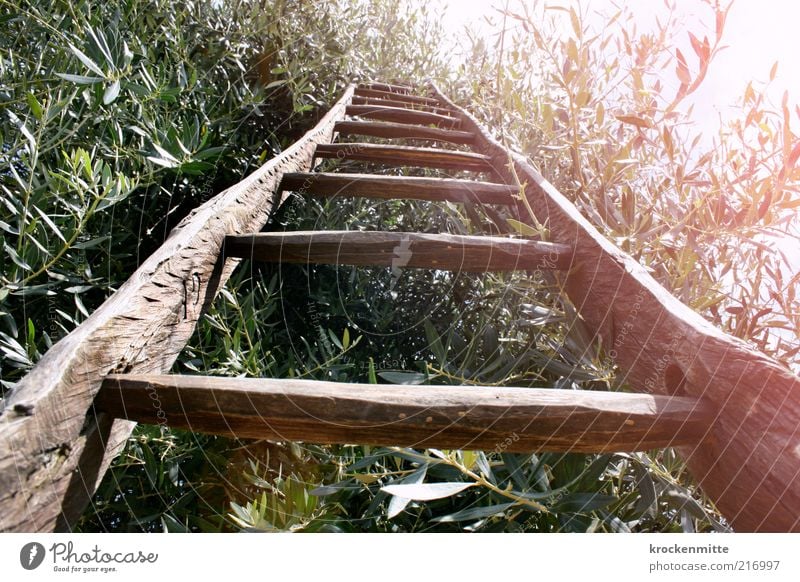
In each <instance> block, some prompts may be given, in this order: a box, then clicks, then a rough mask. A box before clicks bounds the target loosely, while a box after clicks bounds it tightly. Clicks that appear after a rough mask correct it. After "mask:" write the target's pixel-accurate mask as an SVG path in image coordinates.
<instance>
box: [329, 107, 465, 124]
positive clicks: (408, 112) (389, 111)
mask: <svg viewBox="0 0 800 582" xmlns="http://www.w3.org/2000/svg"><path fill="white" fill-rule="evenodd" d="M345 114H346V115H352V116H357V117H364V118H367V119H379V120H381V121H393V122H395V123H418V124H420V125H429V124H432V125H436V126H438V127H446V128H449V129H452V128H454V127H457V126H458V125H459V124H460V123H461V121H460V120H458V119H457V118H455V117H450V116H447V115H439V114H438V113H428V112H427V111H414V110H413V109H407V108H405V107H386V106H383V105H348V106H347V109H346V110H345Z"/></svg>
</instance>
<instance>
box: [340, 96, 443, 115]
mask: <svg viewBox="0 0 800 582" xmlns="http://www.w3.org/2000/svg"><path fill="white" fill-rule="evenodd" d="M352 104H353V105H370V106H373V107H399V108H400V109H411V110H413V111H427V112H428V113H438V114H439V115H452V114H453V112H452V111H451V110H449V109H447V108H446V107H434V106H432V105H425V104H422V103H409V102H407V101H397V100H396V99H376V98H374V97H358V96H355V97H353V101H352Z"/></svg>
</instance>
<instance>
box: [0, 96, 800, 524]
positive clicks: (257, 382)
mask: <svg viewBox="0 0 800 582" xmlns="http://www.w3.org/2000/svg"><path fill="white" fill-rule="evenodd" d="M423 92H424V93H425V95H424V96H423V95H421V93H423ZM337 135H338V139H337V140H335V141H334V136H337ZM345 136H370V137H379V138H387V139H394V140H406V139H413V140H425V141H429V142H432V143H433V144H434V145H437V146H438V147H425V148H423V147H409V146H404V145H395V144H384V143H381V144H374V143H360V142H345V141H342V140H343V138H344V137H345ZM446 144H457V145H461V146H464V145H466V146H468V147H469V149H470V151H458V150H455V149H449V148H447V147H443V145H446ZM324 158H333V159H338V160H354V161H359V162H367V163H371V164H380V165H382V166H394V167H425V168H440V169H445V170H452V171H459V172H472V173H478V174H483V175H484V176H486V177H487V179H486V181H475V180H465V179H452V178H431V177H406V176H387V175H378V174H370V173H360V174H349V173H327V172H313V171H311V170H312V168H313V167H314V160H315V159H324ZM517 178H519V180H521V181H522V182H523V184H524V185H525V188H524V191H521V190H520V187H519V184H518V182H517ZM289 192H295V193H299V194H302V195H309V196H319V197H331V196H360V197H371V198H378V199H416V200H428V201H435V202H441V201H450V202H456V203H476V204H499V205H506V206H508V207H509V208H510V209H511V211H512V213H514V215H515V216H517V217H519V218H520V220H524V218H525V215H526V212H525V210H524V209H523V205H522V204H521V202H522V199H521V196H525V197H526V199H527V203H528V204H529V205H530V207H531V208H532V209H533V211H534V213H535V215H536V216H537V217H538V219H539V220H540V221H541V222H543V223H546V224H547V225H548V227H549V230H550V233H551V238H552V241H550V242H545V241H541V240H534V239H531V238H520V237H512V236H461V235H452V234H429V233H405V232H404V233H398V232H380V231H371V232H362V231H300V232H260V230H261V228H262V227H263V225H264V224H265V222H266V220H267V218H268V216H269V214H270V211H271V210H272V209H273V208H275V207H276V206H277V205H279V204H280V203H281V202H282V201H283V200H284V199H285V198H286V196H287V194H288V193H289ZM241 259H251V260H256V261H269V262H283V263H304V264H307V263H325V264H336V265H343V264H347V265H366V266H386V267H395V266H396V265H398V264H401V265H402V267H403V268H427V269H438V270H450V271H473V272H487V271H512V270H522V271H536V270H557V271H560V272H561V273H562V279H563V281H564V291H565V292H566V294H567V296H568V298H569V300H570V301H571V302H572V303H573V304H574V305H575V306H576V307H577V309H578V311H579V312H580V314H581V316H582V318H583V319H584V320H585V322H586V324H587V325H588V327H589V328H590V329H591V331H592V332H593V333H594V335H595V337H596V338H600V339H602V342H603V345H605V346H608V347H609V348H611V349H610V351H611V353H612V355H613V356H614V357H615V363H616V364H617V366H618V367H619V369H620V374H621V375H622V377H623V379H624V380H625V381H626V382H627V383H628V384H629V385H631V386H634V387H639V388H640V390H642V393H623V392H600V391H575V390H558V389H536V388H489V387H480V386H402V385H371V384H349V383H335V382H320V381H307V380H289V379H242V378H221V377H204V376H181V375H169V374H166V373H165V372H166V371H168V370H169V369H170V368H171V367H172V364H173V363H174V361H175V359H176V358H177V355H178V353H179V352H180V350H181V349H182V348H183V347H184V346H185V344H186V343H187V342H188V340H189V338H190V335H191V333H192V332H193V330H194V327H195V324H196V322H197V321H198V318H199V317H200V316H201V314H202V313H203V310H204V309H205V308H206V307H207V306H208V304H209V303H210V302H211V301H212V300H213V298H214V296H215V295H216V293H217V291H218V289H219V288H220V286H221V285H222V284H223V283H224V281H225V280H226V279H227V277H228V276H229V275H230V273H231V271H232V270H233V268H235V266H236V265H237V264H238V262H239V261H240V260H241ZM132 421H135V422H143V423H151V424H167V425H169V426H171V427H178V428H186V429H190V430H193V431H198V432H207V433H214V434H222V435H227V436H236V437H243V438H244V437H246V438H272V439H282V440H285V439H292V440H300V441H306V442H317V443H363V444H376V445H399V446H416V447H437V448H451V449H452V448H465V449H492V448H494V447H495V445H496V444H497V443H498V442H500V441H504V440H506V438H507V437H508V436H509V435H511V434H516V435H517V436H518V438H517V439H516V440H514V441H513V442H512V443H511V444H510V445H509V447H508V448H507V449H506V450H508V451H517V452H524V451H540V450H548V451H569V452H586V453H590V452H609V451H637V450H648V449H654V448H662V447H671V446H673V447H678V448H679V450H680V452H681V453H682V455H683V456H684V458H685V459H686V460H687V462H688V465H689V467H690V469H691V471H692V474H693V476H694V477H695V479H696V480H697V481H698V482H699V483H700V485H701V486H702V487H703V489H704V490H705V492H706V493H707V494H708V495H709V496H710V497H711V498H712V499H713V500H714V501H715V502H716V504H717V506H718V507H719V509H720V510H721V511H722V512H723V514H724V515H725V516H726V518H727V519H728V520H729V521H730V522H731V523H732V524H733V525H734V527H735V528H737V529H739V530H742V531H745V530H752V531H796V530H798V529H800V521H799V520H800V487H799V486H798V480H797V477H798V473H800V438H798V437H799V435H798V427H800V379H798V378H797V377H796V376H794V375H792V374H791V373H790V372H789V371H787V370H786V369H784V368H783V367H781V366H780V365H778V364H777V363H775V362H773V361H771V360H769V359H768V358H766V357H764V356H763V355H761V354H758V353H756V352H754V351H753V350H751V349H749V348H748V347H747V346H746V345H744V344H743V343H742V342H740V341H738V340H736V339H734V338H732V337H729V336H727V335H725V334H723V333H722V332H720V331H719V330H717V329H716V328H715V327H713V326H712V325H710V324H709V323H708V322H706V321H705V320H704V319H702V318H701V317H700V316H698V315H697V314H696V313H694V312H692V311H691V310H690V309H689V308H688V307H686V306H685V305H683V304H682V303H680V302H679V301H678V300H677V299H675V298H674V297H672V296H671V295H670V294H669V293H668V292H667V291H666V290H664V289H663V288H662V287H661V286H659V285H658V284H657V283H656V282H655V281H654V280H653V279H652V277H650V275H648V274H647V272H646V271H645V269H644V268H643V267H642V266H640V265H639V264H638V263H637V262H636V261H634V260H633V259H632V258H631V257H629V256H627V255H626V254H624V253H623V252H621V251H620V250H619V249H618V248H616V247H615V246H614V245H613V244H612V243H611V242H609V241H608V240H607V239H605V238H604V237H603V236H601V235H600V234H599V233H598V232H597V230H596V229H595V228H593V227H592V226H591V225H590V224H589V223H588V222H587V221H586V219H585V218H583V217H582V216H581V215H580V214H579V213H578V211H577V209H576V208H575V207H574V206H573V205H572V204H571V203H570V202H569V201H567V200H566V199H565V198H564V197H563V196H562V195H561V194H560V193H559V192H558V191H556V190H555V189H554V188H553V187H552V186H551V185H550V184H549V183H548V182H547V181H546V180H544V179H543V178H542V177H541V176H540V175H539V174H538V173H537V172H536V171H535V170H534V168H533V167H532V166H531V165H530V164H529V163H528V161H527V160H526V159H525V158H523V157H522V156H520V155H519V154H517V153H515V152H513V151H510V150H508V149H506V148H505V147H503V146H502V145H501V144H499V143H497V142H496V141H495V140H494V139H492V138H491V137H490V136H489V135H488V134H487V133H486V132H485V130H484V129H483V128H482V127H480V126H479V125H478V123H477V122H476V121H475V120H474V118H473V117H472V116H471V115H469V113H467V112H466V111H465V110H463V109H461V108H459V107H458V106H456V105H455V104H454V103H452V102H451V101H450V100H449V99H447V98H446V97H445V96H444V95H443V94H442V93H441V91H440V90H439V89H438V88H437V87H436V86H435V84H433V83H430V84H428V85H427V86H426V87H425V88H424V90H420V89H419V88H415V87H412V86H408V85H403V86H401V85H391V84H385V83H371V84H367V85H362V86H358V87H352V86H351V87H350V88H348V89H347V91H346V92H345V94H344V96H343V97H342V98H341V99H340V101H339V102H338V103H337V104H336V105H335V106H334V107H333V108H332V109H331V111H330V112H329V113H328V114H327V115H326V116H325V118H323V119H322V120H321V121H320V123H319V124H318V125H317V127H315V128H314V129H313V130H311V131H310V132H309V133H308V134H306V135H305V136H304V137H303V138H302V139H301V140H299V141H298V142H296V143H295V144H294V145H293V146H292V147H291V148H289V149H288V150H286V151H285V152H284V153H283V154H281V155H280V156H278V157H277V158H275V159H273V160H271V161H270V162H268V163H267V164H265V165H264V166H263V167H262V168H260V169H259V170H258V171H256V172H255V173H254V174H252V175H251V176H249V177H248V178H246V179H245V180H243V181H242V182H241V183H239V184H237V185H236V186H234V187H232V188H230V189H229V190H226V191H225V192H223V193H221V194H219V195H218V196H216V197H215V198H214V199H212V200H210V201H209V202H207V203H206V204H204V205H203V206H201V207H199V208H198V209H196V210H195V211H194V212H193V213H192V214H191V215H190V216H188V217H187V218H186V219H185V220H184V221H183V222H182V223H181V224H180V225H179V226H178V227H176V229H175V230H174V231H173V232H172V233H171V235H170V237H169V238H168V239H167V241H166V242H165V243H164V245H163V246H162V247H161V248H160V249H159V250H158V251H156V253H154V255H153V256H152V257H150V258H149V259H148V260H147V261H145V263H144V264H143V265H142V266H141V267H140V268H139V269H138V270H137V272H136V273H134V275H133V276H132V277H131V279H129V280H128V282H126V283H125V285H123V286H122V287H121V288H120V289H119V291H117V293H115V294H114V295H113V296H112V297H111V298H110V299H109V300H108V301H107V302H106V303H105V304H103V305H102V306H101V307H100V308H99V309H98V310H97V311H96V312H95V313H94V314H93V315H92V316H91V317H90V318H89V319H88V320H87V321H86V322H85V323H84V324H82V325H81V326H80V327H78V328H77V329H76V330H75V331H73V332H72V333H71V334H69V335H68V336H67V337H65V338H64V339H63V340H61V341H60V342H58V343H57V344H56V345H55V346H54V347H53V348H52V349H51V350H50V351H48V352H47V354H46V355H45V356H44V357H43V358H42V360H41V361H40V362H39V364H38V365H37V366H36V367H35V368H34V369H33V370H32V371H31V372H30V373H29V374H28V375H27V376H26V377H25V378H24V379H23V380H22V381H21V382H20V384H19V386H18V387H17V389H16V390H15V391H14V392H13V393H12V395H11V396H10V398H8V401H7V402H6V404H5V407H4V409H3V411H2V416H0V447H2V448H0V507H2V512H0V526H1V527H2V529H3V530H34V529H35V530H52V529H66V528H68V527H69V526H70V524H71V523H73V522H74V520H75V519H76V518H77V517H78V516H79V515H80V512H81V511H82V509H83V508H84V507H85V504H86V503H87V501H88V500H89V498H90V496H91V495H92V493H93V492H94V490H95V488H96V486H97V485H98V484H99V480H100V479H101V478H102V475H103V473H104V471H105V469H106V468H107V466H108V463H109V462H110V460H111V459H112V458H113V457H114V456H115V455H116V454H117V453H118V452H119V450H120V448H121V446H122V445H123V444H124V442H125V439H126V438H127V436H128V435H129V434H130V431H131V429H132V427H133V422H132Z"/></svg>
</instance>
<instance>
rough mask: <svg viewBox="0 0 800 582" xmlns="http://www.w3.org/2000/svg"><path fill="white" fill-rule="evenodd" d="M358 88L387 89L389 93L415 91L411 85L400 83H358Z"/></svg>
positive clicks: (409, 92)
mask: <svg viewBox="0 0 800 582" xmlns="http://www.w3.org/2000/svg"><path fill="white" fill-rule="evenodd" d="M357 88H358V89H377V90H379V91H386V92H388V93H407V94H411V93H413V92H414V90H415V89H414V87H411V86H410V85H399V84H397V83H379V82H373V83H367V84H365V85H358V87H357Z"/></svg>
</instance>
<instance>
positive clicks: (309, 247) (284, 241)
mask: <svg viewBox="0 0 800 582" xmlns="http://www.w3.org/2000/svg"><path fill="white" fill-rule="evenodd" d="M224 252H225V256H228V257H240V258H244V259H254V260H259V261H269V262H280V263H303V264H305V263H321V264H329V265H362V266H386V267H392V268H404V267H420V268H427V269H441V270H448V271H470V272H485V271H513V270H530V271H535V270H537V269H538V270H547V269H568V268H569V267H570V262H571V255H572V252H571V249H570V248H569V247H568V246H567V245H560V244H553V243H548V242H542V241H536V240H527V239H519V238H507V237H497V236H464V235H455V234H426V233H415V232H383V231H367V232H363V231H357V230H319V231H295V232H260V233H255V234H243V235H231V236H228V237H227V238H226V240H225V249H224Z"/></svg>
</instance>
